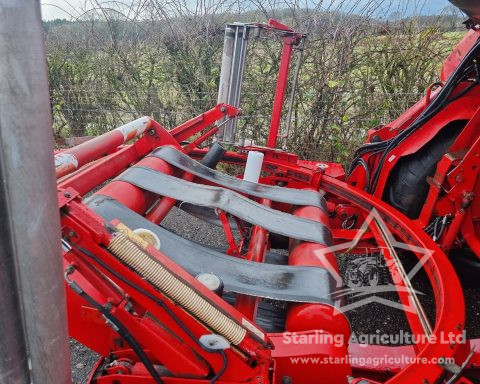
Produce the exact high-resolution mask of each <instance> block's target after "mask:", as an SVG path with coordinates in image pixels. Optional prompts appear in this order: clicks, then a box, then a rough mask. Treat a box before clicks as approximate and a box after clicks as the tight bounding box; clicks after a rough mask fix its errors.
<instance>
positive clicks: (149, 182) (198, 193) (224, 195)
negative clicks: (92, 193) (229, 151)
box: [116, 167, 333, 245]
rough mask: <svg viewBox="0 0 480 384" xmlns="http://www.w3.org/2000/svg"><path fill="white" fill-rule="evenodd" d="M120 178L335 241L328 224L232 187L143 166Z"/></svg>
mask: <svg viewBox="0 0 480 384" xmlns="http://www.w3.org/2000/svg"><path fill="white" fill-rule="evenodd" d="M116 180H121V181H125V182H127V183H130V184H132V185H135V186H137V187H139V188H142V189H144V190H146V191H149V192H153V193H155V194H157V195H161V196H168V197H171V198H173V199H175V200H179V201H186V202H188V203H191V204H195V205H200V206H204V207H212V208H218V209H221V210H223V211H225V212H228V213H231V214H232V215H233V216H236V217H238V218H240V219H242V220H245V221H246V222H248V223H251V224H254V225H258V226H260V227H262V228H265V229H267V230H268V231H270V232H273V233H276V234H278V235H283V236H287V237H290V238H294V239H298V240H303V241H310V242H315V243H320V244H325V245H331V244H332V241H333V240H332V233H331V232H330V229H329V228H327V227H326V226H325V225H323V224H321V223H319V222H317V221H313V220H308V219H304V218H301V217H297V216H294V215H291V214H288V213H284V212H281V211H277V210H275V209H272V208H269V207H266V206H265V205H262V204H258V203H257V202H255V201H253V200H250V199H249V198H247V197H245V196H243V195H241V194H239V193H237V192H234V191H232V190H230V189H225V188H222V187H212V186H209V185H203V184H196V183H192V182H189V181H186V180H182V179H179V178H178V177H174V176H170V175H167V174H165V173H162V172H157V171H154V170H153V169H150V168H143V167H131V168H129V169H127V170H126V171H125V172H123V173H122V174H121V175H119V176H118V177H117V178H116Z"/></svg>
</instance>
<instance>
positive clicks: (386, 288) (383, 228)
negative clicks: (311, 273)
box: [315, 208, 433, 315]
mask: <svg viewBox="0 0 480 384" xmlns="http://www.w3.org/2000/svg"><path fill="white" fill-rule="evenodd" d="M368 230H370V231H372V232H375V233H376V235H378V236H375V237H376V238H377V237H378V238H379V239H380V238H381V239H382V242H383V243H384V244H382V245H381V246H379V249H380V250H381V251H382V254H383V256H384V258H385V264H386V266H387V267H388V268H389V271H390V274H391V277H392V280H393V282H394V284H386V285H377V283H376V282H375V281H374V282H373V284H372V283H371V284H370V285H367V286H363V285H362V284H358V285H357V284H348V282H346V283H347V284H345V282H344V281H343V279H342V276H340V274H339V273H338V271H337V270H336V268H335V267H333V266H332V265H331V264H330V262H329V261H328V258H326V257H325V254H327V253H330V252H334V253H339V251H342V250H346V252H344V253H348V252H350V251H351V250H352V249H354V248H356V247H357V244H358V243H359V241H360V240H361V238H362V237H363V236H364V234H365V233H366V232H367V231H368ZM395 249H404V250H408V251H411V252H414V253H416V254H418V255H422V257H421V258H420V260H419V262H418V263H417V264H416V265H415V266H414V267H413V268H412V269H411V270H410V272H409V273H408V274H407V273H406V272H405V270H404V269H403V266H402V264H401V262H400V260H398V256H397V254H396V252H395ZM315 254H316V256H317V257H318V258H319V259H320V260H321V261H322V263H323V264H324V265H325V267H326V269H327V270H328V271H329V272H330V274H331V275H332V276H333V278H334V279H335V281H336V288H337V290H336V291H335V292H334V293H333V294H332V296H333V297H334V298H335V299H336V300H335V311H334V315H337V314H339V313H345V312H348V311H350V310H352V309H356V308H359V307H362V306H364V305H368V304H370V303H378V304H383V305H385V306H388V307H391V308H396V309H400V310H402V311H407V312H411V313H417V314H418V309H419V306H418V304H417V305H416V304H415V300H417V299H416V295H417V294H423V293H421V292H419V291H416V290H414V289H413V287H412V286H411V284H410V281H411V279H412V278H413V277H414V276H415V275H416V274H417V273H418V271H419V270H420V269H421V268H422V267H423V266H424V265H425V263H426V262H427V261H428V259H429V258H430V257H431V256H432V254H433V251H432V250H430V249H425V248H422V247H417V246H414V245H410V244H405V243H402V242H399V241H397V239H395V237H394V236H393V234H392V233H391V231H390V230H389V229H388V226H387V225H386V223H385V221H384V220H383V219H382V217H381V216H380V214H379V213H378V211H377V210H376V209H375V208H374V209H372V211H371V212H370V213H369V215H368V216H367V218H366V219H365V221H364V223H363V224H362V226H361V227H360V228H359V229H358V230H357V232H356V234H355V236H354V237H353V239H352V240H351V241H348V242H345V243H342V244H337V245H334V246H331V247H328V248H324V249H320V250H317V251H315ZM387 256H388V257H387ZM377 268H378V267H377ZM370 270H371V269H370ZM345 286H346V288H344V287H345ZM385 292H397V293H398V294H399V295H400V294H402V295H403V296H404V297H405V298H406V300H404V301H403V302H402V303H398V302H396V301H392V300H388V299H385V298H382V297H379V296H377V294H379V293H385ZM347 295H350V296H351V297H354V298H361V297H364V298H363V299H361V300H358V301H355V302H353V303H350V304H347V305H342V298H343V297H345V296H347ZM405 301H406V302H405ZM417 303H418V302H417Z"/></svg>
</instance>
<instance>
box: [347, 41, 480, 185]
mask: <svg viewBox="0 0 480 384" xmlns="http://www.w3.org/2000/svg"><path fill="white" fill-rule="evenodd" d="M479 50H480V40H478V41H477V42H476V43H475V45H474V46H473V47H472V48H471V49H470V51H469V52H468V53H467V54H466V55H465V57H464V58H463V59H462V61H461V62H460V64H459V65H458V66H457V68H456V69H455V71H454V72H453V73H452V74H451V76H450V77H449V79H448V80H447V82H446V83H445V85H444V86H443V87H442V89H441V90H440V92H439V93H438V94H437V96H436V97H435V99H434V100H433V101H432V102H431V103H430V104H429V105H428V106H427V107H426V108H425V110H424V111H423V112H422V113H421V114H420V115H419V116H418V117H417V118H416V119H415V120H414V121H413V122H412V123H411V124H410V125H409V126H408V127H407V128H405V129H404V130H403V131H402V132H400V133H399V134H398V135H397V136H395V137H393V138H392V139H390V140H386V141H383V142H378V143H367V144H365V145H363V146H362V147H360V148H359V149H357V151H356V152H355V155H354V159H353V161H352V163H351V165H350V167H349V174H350V173H351V172H352V171H353V168H354V167H355V166H356V165H357V164H358V159H359V158H360V157H361V156H362V155H364V154H366V153H370V152H375V153H378V152H383V155H382V157H381V159H380V162H379V165H378V166H377V168H376V171H375V173H374V177H373V179H372V181H371V185H370V188H369V189H370V191H374V190H375V188H376V186H377V182H378V178H379V175H380V173H381V170H382V168H383V164H384V162H385V159H386V157H387V155H388V153H389V152H390V151H391V150H392V149H393V148H394V147H396V146H397V145H398V144H400V143H401V142H402V141H404V140H405V139H406V138H407V137H409V136H410V135H411V134H412V133H413V132H415V131H416V130H417V129H418V128H419V127H421V126H422V125H424V124H425V123H426V122H427V121H428V120H430V119H431V118H432V117H433V116H435V115H436V114H437V113H438V112H439V111H440V110H441V109H442V108H443V107H444V106H445V105H446V104H447V103H451V102H452V101H454V100H457V99H458V98H459V97H462V96H464V95H465V93H467V92H468V91H469V90H470V89H471V88H472V87H473V86H475V85H477V84H478V81H479V79H478V78H477V79H476V81H475V82H474V83H472V84H471V85H470V86H468V87H467V88H465V89H464V90H463V91H462V92H461V93H460V94H459V95H457V96H456V97H455V98H453V99H450V100H448V98H449V97H450V95H451V94H452V92H453V91H454V89H455V88H456V86H457V85H458V84H459V83H460V82H461V81H462V80H463V79H465V78H466V77H467V76H468V75H469V73H471V71H472V70H474V69H475V70H476V71H477V72H478V67H477V65H476V64H475V65H474V66H473V65H469V64H470V62H471V61H473V59H474V58H475V56H476V55H477V53H478V51H479Z"/></svg>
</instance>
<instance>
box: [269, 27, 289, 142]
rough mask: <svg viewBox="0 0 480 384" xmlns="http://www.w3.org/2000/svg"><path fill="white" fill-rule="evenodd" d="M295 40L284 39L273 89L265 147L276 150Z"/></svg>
mask: <svg viewBox="0 0 480 384" xmlns="http://www.w3.org/2000/svg"><path fill="white" fill-rule="evenodd" d="M295 42H296V39H295V37H292V36H287V37H284V39H283V49H282V56H281V60H280V68H279V71H278V80H277V86H276V88H275V99H274V100H273V110H272V119H271V120H270V131H269V133H268V138H267V147H270V148H276V147H277V138H278V131H279V129H280V120H281V118H282V108H283V101H284V99H285V90H286V89H287V80H288V70H289V67H290V60H291V57H292V49H293V45H294V44H295Z"/></svg>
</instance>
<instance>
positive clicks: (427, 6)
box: [41, 0, 449, 20]
mask: <svg viewBox="0 0 480 384" xmlns="http://www.w3.org/2000/svg"><path fill="white" fill-rule="evenodd" d="M128 1H129V0H123V1H122V2H123V3H126V2H128ZM130 1H131V0H130ZM194 1H195V0H187V2H192V3H193V2H194ZM317 1H318V0H317ZM330 1H332V2H334V3H335V1H338V0H330ZM365 1H367V0H365ZM403 1H407V3H408V6H407V7H408V8H409V10H410V12H413V11H414V9H415V8H417V7H416V4H419V3H421V4H422V7H421V8H422V13H424V14H435V13H438V12H440V11H441V10H442V9H443V8H444V7H445V6H447V5H448V4H449V2H448V0H403ZM99 2H100V3H102V2H103V3H110V4H111V1H110V2H109V1H106V0H100V1H99ZM315 2H316V1H315V0H312V4H313V3H315ZM41 3H42V17H43V19H44V20H52V19H70V18H71V16H72V15H74V16H78V15H79V14H80V13H81V12H82V10H85V9H88V8H90V7H91V3H92V2H91V0H41ZM324 3H327V1H326V0H324ZM352 3H357V4H358V0H352ZM394 3H396V2H395V1H394ZM279 4H281V2H279ZM407 12H408V11H407Z"/></svg>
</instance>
